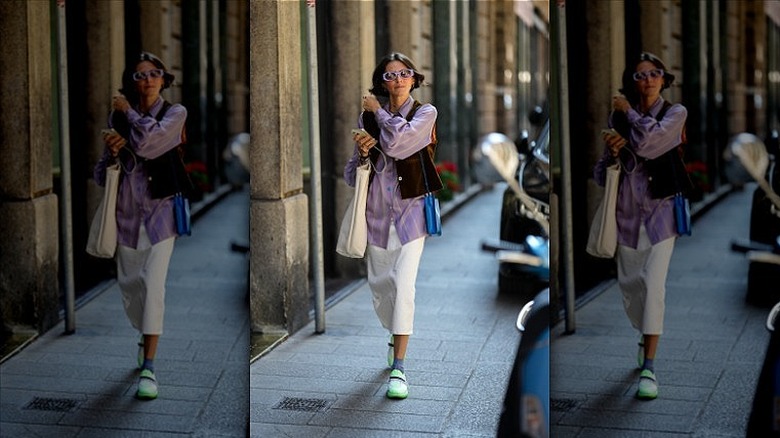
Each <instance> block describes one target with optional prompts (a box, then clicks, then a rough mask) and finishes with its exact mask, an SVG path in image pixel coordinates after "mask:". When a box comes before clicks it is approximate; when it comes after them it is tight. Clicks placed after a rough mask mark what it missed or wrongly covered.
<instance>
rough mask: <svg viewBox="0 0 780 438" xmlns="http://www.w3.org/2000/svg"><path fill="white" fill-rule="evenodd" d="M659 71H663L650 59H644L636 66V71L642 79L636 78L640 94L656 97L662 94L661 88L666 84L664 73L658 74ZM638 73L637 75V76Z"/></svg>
mask: <svg viewBox="0 0 780 438" xmlns="http://www.w3.org/2000/svg"><path fill="white" fill-rule="evenodd" d="M659 71H663V70H661V69H660V68H658V67H656V65H655V64H653V63H652V62H650V61H642V62H640V63H639V64H638V65H637V66H636V73H639V75H638V76H640V77H641V79H639V80H636V79H635V81H636V89H637V91H638V92H639V94H640V95H642V96H644V97H646V98H647V97H656V96H659V95H660V94H661V89H662V88H663V85H664V76H663V74H658V72H659ZM636 76H637V75H635V78H636Z"/></svg>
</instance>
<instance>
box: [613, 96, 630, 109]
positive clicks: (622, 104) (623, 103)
mask: <svg viewBox="0 0 780 438" xmlns="http://www.w3.org/2000/svg"><path fill="white" fill-rule="evenodd" d="M612 108H613V109H614V110H615V111H621V112H626V111H628V110H629V109H631V104H630V103H628V99H626V98H625V96H620V95H617V96H613V97H612Z"/></svg>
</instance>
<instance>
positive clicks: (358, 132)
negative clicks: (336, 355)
mask: <svg viewBox="0 0 780 438" xmlns="http://www.w3.org/2000/svg"><path fill="white" fill-rule="evenodd" d="M352 135H371V134H369V133H368V131H366V130H365V129H363V128H355V129H353V130H352Z"/></svg>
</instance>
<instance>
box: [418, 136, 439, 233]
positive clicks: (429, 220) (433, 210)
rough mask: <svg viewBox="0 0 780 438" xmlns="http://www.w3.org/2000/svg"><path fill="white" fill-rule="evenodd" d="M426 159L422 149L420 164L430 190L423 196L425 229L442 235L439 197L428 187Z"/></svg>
mask: <svg viewBox="0 0 780 438" xmlns="http://www.w3.org/2000/svg"><path fill="white" fill-rule="evenodd" d="M424 159H425V158H424V157H423V152H422V150H420V165H422V173H423V180H424V181H425V190H426V191H427V192H428V193H426V194H425V196H424V197H423V207H424V210H425V231H426V232H427V233H428V235H429V236H441V210H440V209H439V198H437V197H436V195H434V194H433V193H432V192H431V191H430V190H431V189H430V188H429V187H428V174H426V173H425V162H424V161H423V160H424Z"/></svg>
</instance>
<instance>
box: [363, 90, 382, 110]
mask: <svg viewBox="0 0 780 438" xmlns="http://www.w3.org/2000/svg"><path fill="white" fill-rule="evenodd" d="M379 108H382V105H380V104H379V100H377V98H376V96H374V95H373V94H366V95H365V96H363V109H364V110H365V111H371V112H372V113H375V112H377V110H378V109H379Z"/></svg>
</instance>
